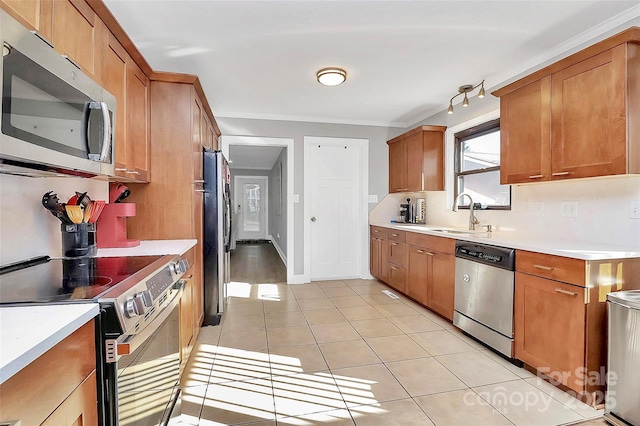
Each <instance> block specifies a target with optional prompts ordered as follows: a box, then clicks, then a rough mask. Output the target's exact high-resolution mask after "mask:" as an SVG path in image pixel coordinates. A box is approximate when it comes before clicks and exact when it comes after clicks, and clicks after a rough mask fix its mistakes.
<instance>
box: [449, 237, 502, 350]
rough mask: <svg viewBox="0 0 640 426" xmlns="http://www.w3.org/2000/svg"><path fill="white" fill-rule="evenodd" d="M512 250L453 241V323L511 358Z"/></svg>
mask: <svg viewBox="0 0 640 426" xmlns="http://www.w3.org/2000/svg"><path fill="white" fill-rule="evenodd" d="M514 271H515V250H514V249H510V248H504V247H496V246H489V245H480V244H474V243H470V242H467V241H458V242H457V243H456V272H455V296H454V297H455V298H454V308H455V311H454V312H453V324H454V325H455V326H456V327H458V328H460V329H461V330H462V331H464V332H466V333H467V334H470V335H471V336H473V337H475V338H476V339H478V340H480V341H481V342H483V343H485V344H486V345H487V346H490V347H492V348H493V349H495V350H497V351H498V352H500V353H502V354H504V355H506V356H508V357H509V358H513V295H514V288H515V272H514Z"/></svg>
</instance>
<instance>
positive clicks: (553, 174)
mask: <svg viewBox="0 0 640 426" xmlns="http://www.w3.org/2000/svg"><path fill="white" fill-rule="evenodd" d="M570 174H571V172H555V173H551V176H567V175H570Z"/></svg>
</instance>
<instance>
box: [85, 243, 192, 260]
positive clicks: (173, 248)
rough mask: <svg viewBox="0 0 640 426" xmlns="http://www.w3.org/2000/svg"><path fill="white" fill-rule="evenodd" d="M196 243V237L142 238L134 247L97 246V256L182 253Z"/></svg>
mask: <svg viewBox="0 0 640 426" xmlns="http://www.w3.org/2000/svg"><path fill="white" fill-rule="evenodd" d="M197 243H198V240H196V239H183V240H143V241H140V245H138V246H135V247H123V248H99V249H98V253H97V254H96V256H97V257H120V256H152V255H165V254H177V255H180V256H182V255H184V254H185V253H186V252H188V251H189V250H190V249H191V248H192V247H194V246H195V245H196V244H197Z"/></svg>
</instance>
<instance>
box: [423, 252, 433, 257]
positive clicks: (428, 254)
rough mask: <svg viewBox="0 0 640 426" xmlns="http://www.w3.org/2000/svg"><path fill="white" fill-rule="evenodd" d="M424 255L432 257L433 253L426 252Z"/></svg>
mask: <svg viewBox="0 0 640 426" xmlns="http://www.w3.org/2000/svg"><path fill="white" fill-rule="evenodd" d="M424 254H426V255H427V256H433V253H431V252H428V251H427V252H425V253H424Z"/></svg>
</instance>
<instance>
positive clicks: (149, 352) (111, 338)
mask: <svg viewBox="0 0 640 426" xmlns="http://www.w3.org/2000/svg"><path fill="white" fill-rule="evenodd" d="M188 267H189V264H188V261H187V260H184V259H181V258H180V257H179V256H135V257H111V258H96V257H83V258H73V259H71V258H68V259H50V258H49V257H47V256H45V257H40V258H36V259H31V260H28V261H25V262H20V263H16V264H12V265H7V266H4V267H2V268H0V305H2V306H6V305H26V304H47V303H56V304H68V303H99V304H100V308H101V309H100V310H101V314H100V315H99V316H98V317H97V318H96V354H97V359H96V370H97V377H98V407H99V418H100V425H101V426H123V425H135V426H155V425H166V424H167V423H168V421H169V419H170V417H171V416H172V415H176V414H179V410H175V409H174V407H175V405H176V403H177V401H178V399H179V394H180V388H179V375H180V340H179V329H178V313H179V312H178V308H179V306H178V305H179V301H180V296H181V294H182V288H183V287H184V283H183V282H182V281H181V277H182V275H183V274H184V272H185V271H186V270H187V268H188Z"/></svg>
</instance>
